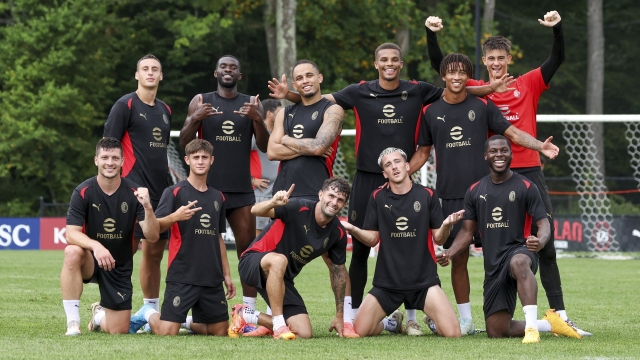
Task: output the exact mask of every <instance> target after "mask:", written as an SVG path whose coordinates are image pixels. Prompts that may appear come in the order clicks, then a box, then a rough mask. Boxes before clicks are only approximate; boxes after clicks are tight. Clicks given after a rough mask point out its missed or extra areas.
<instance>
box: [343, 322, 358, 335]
mask: <svg viewBox="0 0 640 360" xmlns="http://www.w3.org/2000/svg"><path fill="white" fill-rule="evenodd" d="M342 336H343V337H346V338H347V339H357V338H359V337H360V335H358V334H357V333H356V330H355V329H354V328H353V324H352V323H350V322H346V323H344V328H343V329H342Z"/></svg>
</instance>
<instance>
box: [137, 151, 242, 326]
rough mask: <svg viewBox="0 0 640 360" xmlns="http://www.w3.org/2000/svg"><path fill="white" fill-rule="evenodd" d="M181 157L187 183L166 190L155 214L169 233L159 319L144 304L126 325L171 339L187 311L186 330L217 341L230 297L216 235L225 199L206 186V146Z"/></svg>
mask: <svg viewBox="0 0 640 360" xmlns="http://www.w3.org/2000/svg"><path fill="white" fill-rule="evenodd" d="M185 152H186V156H185V158H184V160H185V162H186V163H187V165H189V177H188V178H187V179H186V180H183V181H180V182H179V183H177V184H175V185H173V186H171V187H168V188H166V189H165V190H164V192H163V194H162V199H161V200H160V204H159V205H158V209H157V210H156V215H157V217H158V223H159V224H160V229H161V230H164V231H166V230H169V229H171V241H170V246H169V269H168V270H167V280H166V281H167V287H166V289H165V292H164V301H163V303H162V314H160V313H158V311H157V310H155V309H154V308H153V307H152V306H151V305H150V304H146V305H144V306H142V308H140V310H138V312H137V313H136V314H135V315H134V316H133V317H132V318H131V323H132V324H133V326H134V328H133V330H137V329H138V328H140V327H141V326H142V325H144V324H145V323H147V322H148V323H149V326H150V328H151V331H153V333H154V334H158V335H177V334H178V331H179V330H180V324H181V323H183V322H184V321H185V319H187V313H188V312H189V310H190V309H191V310H192V313H193V317H192V318H191V319H192V321H191V322H190V321H187V324H188V328H189V329H190V330H192V331H194V332H196V333H198V334H202V335H218V336H222V335H226V333H227V328H228V326H229V310H228V307H227V299H231V298H232V297H233V296H234V295H235V292H236V288H235V286H234V285H233V281H231V272H230V270H229V263H228V261H227V250H226V247H225V244H224V240H222V236H221V235H220V233H221V232H224V231H225V230H226V222H225V218H224V209H225V207H224V205H225V199H224V196H223V195H222V193H221V192H220V191H218V190H216V189H214V188H212V187H210V186H207V173H208V172H209V169H210V168H211V164H213V146H212V145H211V143H209V142H208V141H206V140H202V139H195V140H192V141H191V142H189V144H187V146H186V147H185ZM223 283H224V285H225V287H226V288H227V291H226V296H225V291H224V288H223V287H222V284H223ZM189 323H190V324H189Z"/></svg>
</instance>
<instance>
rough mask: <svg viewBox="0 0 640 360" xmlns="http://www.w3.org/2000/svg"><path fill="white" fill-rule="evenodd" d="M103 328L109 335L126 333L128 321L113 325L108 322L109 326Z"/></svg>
mask: <svg viewBox="0 0 640 360" xmlns="http://www.w3.org/2000/svg"><path fill="white" fill-rule="evenodd" d="M104 330H105V332H106V333H107V334H111V335H120V334H128V333H129V322H126V323H124V322H123V323H122V324H115V325H113V326H111V324H109V328H108V329H104Z"/></svg>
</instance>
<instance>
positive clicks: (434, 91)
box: [418, 81, 444, 105]
mask: <svg viewBox="0 0 640 360" xmlns="http://www.w3.org/2000/svg"><path fill="white" fill-rule="evenodd" d="M418 86H419V87H420V97H421V98H422V104H423V105H427V104H431V103H432V102H434V101H436V100H438V99H440V98H441V97H442V92H444V89H443V88H439V87H436V86H434V85H433V84H429V83H428V82H424V81H418Z"/></svg>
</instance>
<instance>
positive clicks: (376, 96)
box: [369, 93, 378, 99]
mask: <svg viewBox="0 0 640 360" xmlns="http://www.w3.org/2000/svg"><path fill="white" fill-rule="evenodd" d="M369 95H371V97H372V98H376V99H377V98H378V94H373V93H369Z"/></svg>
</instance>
